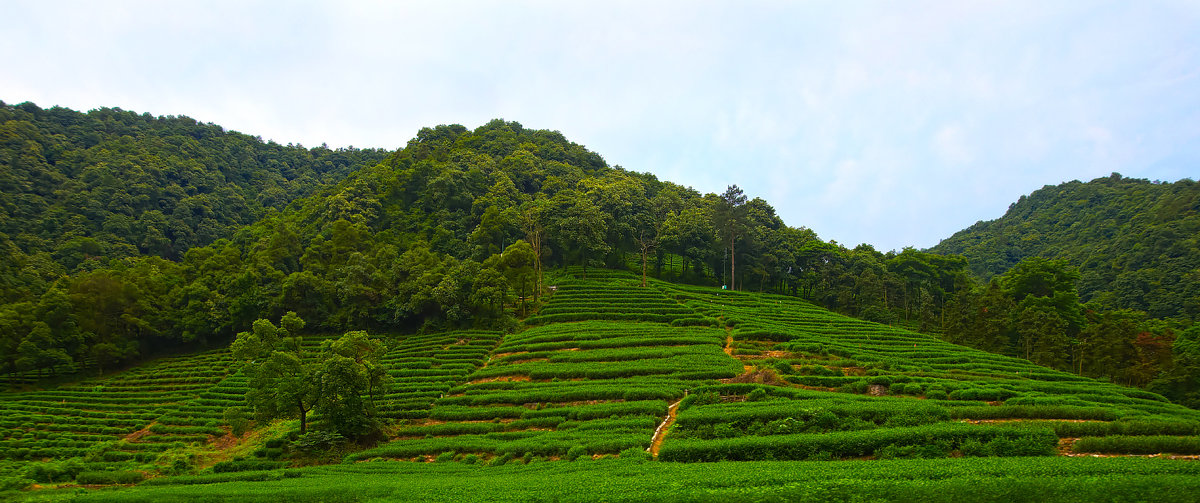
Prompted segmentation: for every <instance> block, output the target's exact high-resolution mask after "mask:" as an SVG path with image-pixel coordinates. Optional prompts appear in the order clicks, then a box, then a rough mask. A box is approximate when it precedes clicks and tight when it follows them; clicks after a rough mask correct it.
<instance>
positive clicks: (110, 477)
mask: <svg viewBox="0 0 1200 503" xmlns="http://www.w3.org/2000/svg"><path fill="white" fill-rule="evenodd" d="M145 478H146V475H145V474H143V473H142V472H135V471H124V470H113V471H87V472H80V473H79V475H77V476H76V477H75V482H76V483H78V484H80V485H111V484H136V483H138V482H141V481H142V480H144V479H145Z"/></svg>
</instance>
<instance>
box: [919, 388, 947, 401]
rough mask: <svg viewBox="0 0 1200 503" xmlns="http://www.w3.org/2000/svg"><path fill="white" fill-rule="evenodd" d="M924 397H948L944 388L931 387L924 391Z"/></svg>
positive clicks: (943, 398)
mask: <svg viewBox="0 0 1200 503" xmlns="http://www.w3.org/2000/svg"><path fill="white" fill-rule="evenodd" d="M925 398H928V399H930V400H946V399H947V398H949V395H948V394H947V393H946V390H944V389H931V390H929V391H926V392H925Z"/></svg>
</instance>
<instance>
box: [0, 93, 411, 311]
mask: <svg viewBox="0 0 1200 503" xmlns="http://www.w3.org/2000/svg"><path fill="white" fill-rule="evenodd" d="M388 153H389V152H386V151H382V150H373V149H369V150H360V149H353V148H351V149H337V150H331V149H329V148H326V147H324V146H322V147H318V148H312V149H309V148H304V147H302V146H299V145H295V146H293V145H290V144H289V145H287V146H284V145H279V144H276V143H274V142H263V141H262V140H261V139H259V138H256V137H253V136H248V135H245V134H240V133H237V132H232V131H226V130H224V129H223V128H221V127H220V126H217V125H214V124H211V123H210V124H205V123H200V122H197V121H196V120H193V119H190V118H188V117H183V116H178V117H176V116H166V117H155V116H151V115H150V114H145V113H143V114H140V115H139V114H137V113H134V112H130V111H125V110H121V109H119V108H102V109H98V110H92V111H90V112H87V113H81V112H77V111H74V110H70V109H67V108H60V107H54V108H48V109H42V108H39V107H38V106H36V105H34V104H32V103H22V104H19V105H9V104H5V103H4V102H0V257H3V260H0V301H3V302H15V301H22V300H31V299H33V298H36V296H37V295H40V294H41V293H42V292H44V291H45V290H46V289H47V288H48V287H49V286H50V284H51V283H52V282H53V280H54V279H55V278H58V277H60V276H62V275H63V274H67V273H72V272H75V271H78V270H89V269H95V268H97V267H104V266H106V265H107V264H108V261H109V260H112V259H120V258H123V257H136V256H140V255H155V256H159V257H163V258H166V259H171V260H177V259H179V258H181V257H182V256H183V254H184V253H185V252H186V251H187V250H188V249H189V248H192V247H195V246H202V245H207V244H209V243H212V242H213V241H216V240H217V239H220V238H223V237H229V236H231V235H232V234H233V232H234V231H235V230H237V229H239V228H241V227H242V226H244V225H246V224H249V223H252V222H254V221H256V220H258V219H259V218H261V217H262V216H263V215H264V214H266V213H267V212H268V211H270V210H272V209H282V208H284V207H285V206H286V205H287V204H288V203H289V202H291V201H292V200H294V199H296V198H298V197H302V196H306V195H309V194H312V193H314V192H315V191H317V190H319V189H320V188H321V187H324V186H327V185H329V184H331V183H336V182H338V181H340V180H341V179H343V178H345V177H346V175H348V174H349V173H351V172H353V171H356V170H358V169H360V168H362V167H363V166H367V165H372V164H375V163H377V162H379V161H380V160H382V159H383V158H384V157H386V156H387V155H388Z"/></svg>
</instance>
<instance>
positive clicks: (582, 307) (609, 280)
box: [526, 269, 712, 325]
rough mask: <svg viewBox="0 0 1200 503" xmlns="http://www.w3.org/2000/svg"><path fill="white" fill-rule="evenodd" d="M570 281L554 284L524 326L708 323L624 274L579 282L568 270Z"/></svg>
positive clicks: (592, 275)
mask: <svg viewBox="0 0 1200 503" xmlns="http://www.w3.org/2000/svg"><path fill="white" fill-rule="evenodd" d="M569 272H572V273H573V276H574V279H568V280H566V281H562V282H559V283H558V284H557V285H554V288H555V293H554V295H553V296H552V297H551V298H550V300H549V302H548V303H547V304H546V306H545V307H543V308H542V309H541V310H540V311H538V314H537V315H535V316H531V317H529V319H527V320H526V323H527V324H530V325H534V324H543V323H555V322H565V321H582V320H620V321H657V322H662V323H672V322H673V323H675V324H677V325H679V324H689V325H699V324H705V325H707V324H709V323H710V322H711V321H712V320H705V319H703V318H702V317H700V316H699V315H697V314H696V312H695V311H693V310H692V309H691V308H689V307H687V306H684V305H682V304H680V303H679V302H676V301H675V300H673V299H671V298H669V297H667V296H665V295H663V294H662V292H660V291H658V290H656V289H652V288H642V287H641V286H639V283H638V280H637V279H636V278H634V276H633V275H632V274H630V273H628V272H619V271H609V270H604V269H601V270H596V269H592V270H590V271H589V272H588V275H589V279H587V280H584V279H581V276H582V273H581V272H580V270H578V269H570V270H569Z"/></svg>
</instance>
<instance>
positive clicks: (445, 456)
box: [433, 451, 457, 463]
mask: <svg viewBox="0 0 1200 503" xmlns="http://www.w3.org/2000/svg"><path fill="white" fill-rule="evenodd" d="M455 455H457V454H456V453H455V452H454V451H446V452H443V453H441V454H438V457H437V458H434V460H433V461H434V462H436V463H449V462H451V461H454V456H455Z"/></svg>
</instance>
